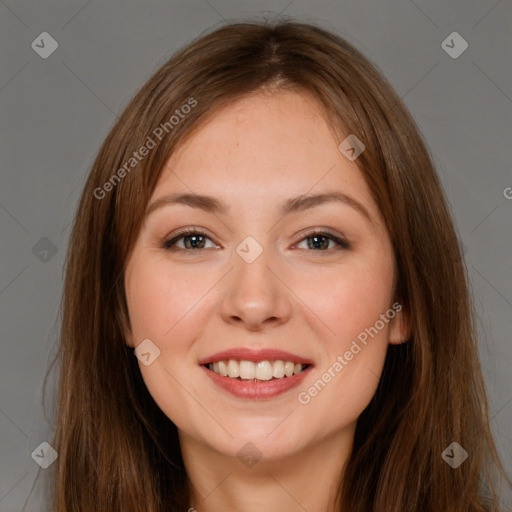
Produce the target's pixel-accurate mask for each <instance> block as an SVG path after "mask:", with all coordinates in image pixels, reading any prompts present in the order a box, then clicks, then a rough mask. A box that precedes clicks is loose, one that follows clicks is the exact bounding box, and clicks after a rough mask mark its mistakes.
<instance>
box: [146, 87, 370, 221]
mask: <svg viewBox="0 0 512 512" xmlns="http://www.w3.org/2000/svg"><path fill="white" fill-rule="evenodd" d="M340 142H341V141H340V140H338V138H337V137H336V135H335V134H334V133H333V131H332V128H331V126H330V125H329V123H328V122H327V120H326V119H325V115H324V111H323V110H322V108H321V106H320V105H319V104H318V103H317V102H316V101H315V99H314V98H313V97H312V96H311V95H309V94H307V93H304V92H278V93H272V94H268V93H265V94H261V93H256V94H251V95H249V96H246V97H243V98H240V99H238V100H236V101H234V102H233V103H231V104H229V105H228V106H226V107H223V108H222V109H220V110H219V111H217V112H216V113H215V114H213V115H212V116H211V117H209V118H208V120H207V121H206V122H204V123H202V124H201V125H199V126H198V127H197V128H196V129H195V130H194V132H193V133H192V134H191V135H189V136H188V137H187V138H186V139H185V141H184V142H183V143H182V144H180V145H179V146H178V148H176V150H175V151H174V153H173V154H172V156H171V157H170V158H169V160H168V162H167V163H166V166H165V168H164V169H163V172H162V175H161V177H160V180H159V182H158V184H157V187H156V189H155V191H154V194H153V198H155V197H159V196H162V195H164V194H169V193H173V192H177V191H179V192H188V193H197V194H208V195H212V196H216V197H218V198H219V199H221V200H226V201H229V202H233V201H236V199H237V198H240V199H245V200H247V199H248V196H250V198H251V199H252V201H253V202H254V205H258V204H260V205H261V204H268V203H269V202H271V203H275V204H277V203H282V202H283V201H285V200H286V199H288V198H290V197H295V196H298V195H303V194H307V193H322V192H327V191H332V190H334V189H335V190H337V191H339V192H343V193H347V194H351V195H356V196H357V197H358V198H359V200H360V201H361V202H363V203H365V204H366V205H367V208H368V209H369V210H372V208H373V210H374V213H375V214H376V215H377V216H378V212H376V211H375V208H376V206H375V204H373V200H372V197H371V195H370V192H369V190H368V187H367V185H366V183H365V181H364V178H363V176H362V173H361V171H360V169H359V168H358V167H357V165H356V164H355V162H351V161H349V160H347V159H346V158H345V157H344V156H343V154H342V153H341V152H340V151H339V149H338V145H339V143H340ZM370 213H371V212H370Z"/></svg>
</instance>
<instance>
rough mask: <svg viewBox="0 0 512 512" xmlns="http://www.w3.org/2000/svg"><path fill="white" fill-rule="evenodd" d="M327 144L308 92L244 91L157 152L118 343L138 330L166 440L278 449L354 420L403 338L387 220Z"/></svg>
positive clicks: (228, 449) (266, 451) (299, 445)
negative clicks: (125, 324) (159, 161)
mask: <svg viewBox="0 0 512 512" xmlns="http://www.w3.org/2000/svg"><path fill="white" fill-rule="evenodd" d="M340 142H341V140H336V139H335V137H334V136H333V134H332V133H331V131H330V129H329V127H328V125H327V123H326V121H325V119H324V117H323V115H322V112H321V110H320V108H319V106H318V105H317V104H316V103H315V101H314V100H313V99H312V98H311V97H309V96H308V95H307V94H305V93H300V94H299V93H290V92H284V93H276V94H273V95H267V96H263V95H256V94H254V95H251V96H247V97H245V98H243V99H240V100H237V101H235V102H233V103H232V104H231V105H229V106H228V107H226V108H224V109H223V110H221V111H220V112H219V113H217V114H216V115H215V116H214V117H212V118H211V120H209V121H208V122H207V123H206V124H204V125H202V126H201V127H200V128H198V129H197V131H195V132H194V134H193V135H192V136H191V137H190V138H188V139H187V140H186V142H184V143H183V144H182V145H181V146H180V147H179V149H177V150H176V151H175V152H174V153H173V155H172V157H171V158H170V159H169V160H168V162H167V164H166V167H165V169H164V170H163V173H162V175H161V178H160V180H159V182H158V184H157V186H156V189H155V191H154V194H153V196H152V198H151V200H150V202H149V206H148V210H147V211H148V214H147V215H146V217H145V221H144V225H143V227H142V229H141V231H140V233H139V236H138V239H137V241H136V244H135V246H134V249H133V252H132V253H131V255H130V258H129V261H128V262H127V267H126V273H125V289H126V296H127V303H128V309H129V315H130V321H131V327H132V330H131V333H130V335H129V336H128V337H127V343H128V344H129V345H130V346H132V347H134V348H135V347H137V346H139V344H141V343H142V342H143V340H150V341H144V344H143V345H141V347H143V350H139V349H138V350H139V353H141V352H143V353H144V354H145V356H144V357H142V358H141V359H142V361H139V366H140V369H141V373H142V376H143V378H144V381H145V383H146V385H147V388H148V390H149V392H150V393H151V395H152V396H153V398H154V400H155V401H156V403H157V404H158V405H159V407H160V408H161V409H162V411H163V412H164V413H165V414H166V415H167V416H168V417H169V418H170V419H171V420H172V421H173V422H174V423H175V425H176V426H177V427H178V430H179V432H180V439H182V438H185V437H186V438H187V439H190V440H193V441H194V442H196V443H198V444H201V445H202V446H205V447H209V448H211V449H212V450H214V451H215V452H216V453H218V454H225V455H229V456H233V455H234V454H236V453H237V451H238V450H239V449H240V447H241V446H243V445H244V444H245V443H246V442H252V443H253V444H254V445H255V446H256V447H257V448H258V450H259V451H260V452H261V453H262V455H263V457H266V458H268V459H277V458H283V457H287V456H290V455H292V454H294V453H297V452H300V451H301V450H306V449H309V448H311V447H314V446H315V445H316V444H318V443H321V442H323V441H325V440H326V439H328V438H332V437H333V436H337V435H343V433H347V432H353V429H354V426H355V422H356V420H357V418H358V416H359V415H360V414H361V412H362V411H363V409H364V408H365V407H366V406H367V404H368V403H369V401H370V400H371V398H372V396H373V394H374V392H375V390H376V387H377V384H378V380H379V377H380V374H381V371H382V367H383V363H384V359H385V354H386V349H387V346H388V344H389V343H399V342H401V341H404V340H405V339H406V333H405V332H404V325H405V323H404V317H403V314H404V313H403V311H402V312H398V310H399V309H400V306H399V305H397V303H395V302H394V297H393V286H394V280H395V263H394V261H395V260H394V254H393V249H392V245H391V241H390V238H389V235H388V232H387V230H386V227H385V225H384V222H383V219H382V218H381V214H380V212H379V210H378V208H377V206H376V204H375V202H374V200H373V199H372V197H371V195H370V192H369V189H368V187H367V185H366V184H365V181H364V179H363V176H362V174H361V171H360V170H359V169H358V168H357V166H356V164H355V162H352V161H349V160H348V159H347V158H346V157H345V156H344V155H343V154H342V153H341V152H340V150H339V149H338V145H339V143H340ZM186 194H192V197H190V196H189V197H188V199H187V197H185V196H183V197H182V198H181V199H178V200H175V201H173V200H172V198H173V197H174V198H175V199H176V196H178V195H186ZM323 194H329V195H330V196H329V197H331V199H329V197H328V196H324V200H323V201H322V200H321V198H322V195H323ZM335 194H337V196H335ZM198 196H208V198H207V199H204V198H203V199H201V198H199V197H198ZM313 196H319V197H317V198H316V199H312V198H313ZM334 197H337V199H334ZM295 198H299V199H295ZM292 200H293V201H292ZM393 304H395V307H393ZM230 359H232V362H231V363H230V362H229V360H230ZM219 360H220V361H224V363H222V362H219ZM240 361H242V363H240V364H239V362H240ZM280 361H282V363H281V362H280ZM212 362H216V365H215V366H211V367H210V366H209V365H208V363H212ZM148 363H149V364H148ZM286 363H288V364H286ZM290 363H293V365H291V366H290ZM299 364H303V365H304V366H303V367H302V371H301V367H300V366H299ZM224 365H226V366H224ZM295 365H297V366H295ZM306 365H308V366H306ZM209 368H210V369H209ZM304 368H305V369H304ZM226 371H228V372H229V373H228V375H227V376H225V375H223V374H225V372H226ZM290 371H295V372H296V373H295V374H293V375H290V376H287V374H286V373H285V375H284V376H282V375H283V372H288V374H289V373H290ZM216 372H220V373H216ZM239 372H242V374H243V375H242V376H243V377H244V380H241V379H240V377H238V378H235V377H236V376H237V375H239ZM298 372H300V373H298ZM230 375H231V377H230ZM274 375H276V376H275V377H274ZM280 376H282V377H280ZM245 377H247V378H248V379H249V380H245ZM251 377H252V378H251ZM254 377H258V380H257V381H256V382H255V381H254ZM268 379H270V380H268ZM291 412H293V414H292V413H291Z"/></svg>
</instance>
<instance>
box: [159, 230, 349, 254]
mask: <svg viewBox="0 0 512 512" xmlns="http://www.w3.org/2000/svg"><path fill="white" fill-rule="evenodd" d="M197 235H199V236H202V237H204V238H207V239H208V240H210V241H213V240H211V238H210V237H209V236H208V235H207V234H206V233H204V232H203V231H199V230H194V229H188V230H186V231H182V232H181V233H179V234H178V235H176V236H174V237H173V238H170V239H164V240H163V242H162V248H163V249H165V250H167V251H171V252H189V253H190V252H200V251H203V250H205V249H183V248H181V247H178V248H176V247H175V246H174V245H175V244H176V242H178V241H179V240H181V239H184V238H188V237H189V236H197ZM314 237H323V238H327V239H328V240H332V241H333V242H335V243H336V244H337V245H338V249H334V250H343V249H345V250H346V249H350V248H351V247H350V244H349V243H348V242H347V241H345V240H343V239H341V238H339V237H337V236H334V235H333V234H331V233H327V232H325V231H311V232H309V233H306V235H305V236H303V237H302V239H301V240H299V242H298V243H301V242H303V241H304V240H307V239H308V238H314ZM306 250H307V249H306ZM311 250H312V251H313V252H327V253H330V252H332V250H333V249H320V250H315V249H311Z"/></svg>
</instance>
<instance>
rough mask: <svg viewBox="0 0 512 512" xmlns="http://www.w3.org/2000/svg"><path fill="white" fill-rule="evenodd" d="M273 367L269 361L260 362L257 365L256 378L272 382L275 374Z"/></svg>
mask: <svg viewBox="0 0 512 512" xmlns="http://www.w3.org/2000/svg"><path fill="white" fill-rule="evenodd" d="M273 371H274V370H273V368H272V365H271V364H270V362H269V361H260V362H259V363H258V364H257V365H256V378H257V379H258V380H270V379H271V378H272V372H273Z"/></svg>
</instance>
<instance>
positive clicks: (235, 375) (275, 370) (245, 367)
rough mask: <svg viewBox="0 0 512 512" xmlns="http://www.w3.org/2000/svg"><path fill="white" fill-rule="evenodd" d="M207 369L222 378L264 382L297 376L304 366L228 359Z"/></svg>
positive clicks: (291, 363)
mask: <svg viewBox="0 0 512 512" xmlns="http://www.w3.org/2000/svg"><path fill="white" fill-rule="evenodd" d="M208 368H209V369H210V370H212V371H214V372H215V373H217V374H219V375H221V376H223V377H231V378H232V379H238V380H260V381H266V380H271V379H272V378H274V379H282V378H284V377H285V376H286V377H291V376H292V375H297V374H299V373H301V372H302V371H303V369H304V365H302V364H301V363H296V364H295V363H293V362H292V361H281V360H277V361H260V362H258V363H253V362H252V361H236V360H234V359H230V360H229V361H218V362H216V363H210V364H209V365H208Z"/></svg>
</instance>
